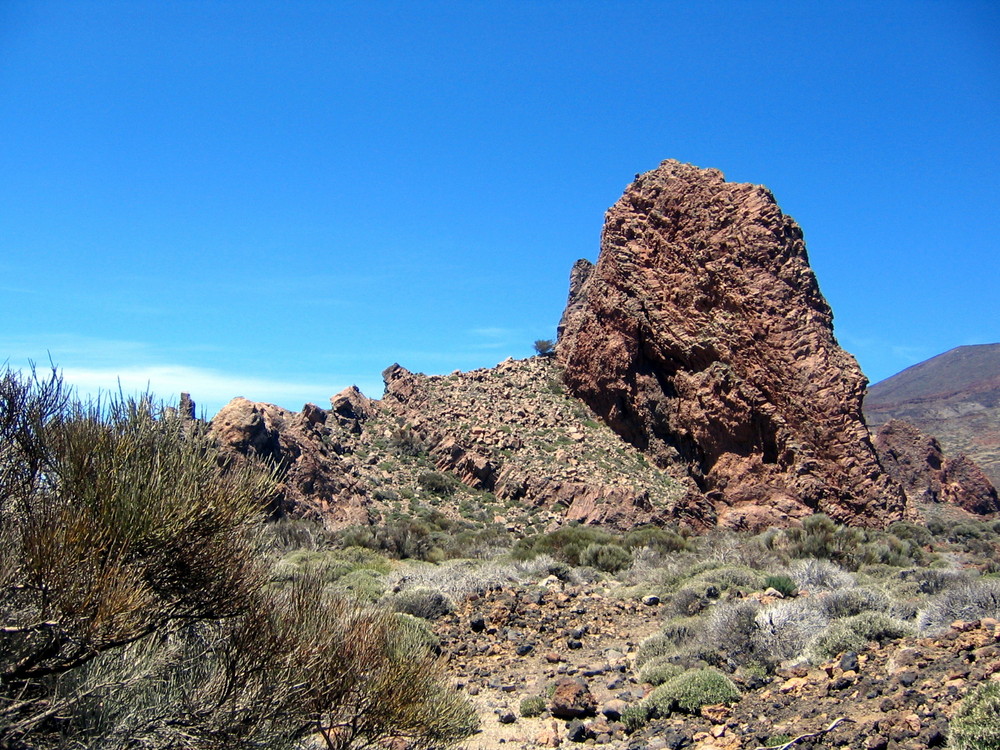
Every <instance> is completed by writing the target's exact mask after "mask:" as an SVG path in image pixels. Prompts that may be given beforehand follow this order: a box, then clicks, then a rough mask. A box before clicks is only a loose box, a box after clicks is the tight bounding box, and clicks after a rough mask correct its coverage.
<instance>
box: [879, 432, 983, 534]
mask: <svg viewBox="0 0 1000 750" xmlns="http://www.w3.org/2000/svg"><path fill="white" fill-rule="evenodd" d="M875 448H876V449H877V450H878V454H879V458H880V459H881V461H882V466H883V467H884V468H885V470H886V471H887V472H888V473H889V474H890V475H891V476H892V478H893V479H895V480H896V481H897V482H898V483H899V484H900V485H902V487H903V488H904V489H905V490H906V494H907V497H908V498H909V500H910V501H911V502H912V503H951V504H952V505H956V506H958V507H959V508H962V509H963V510H966V511H968V512H970V513H976V514H990V513H996V512H998V511H1000V500H998V499H997V491H996V488H995V487H994V486H993V485H992V483H991V482H990V480H989V478H987V476H986V474H984V473H983V470H982V469H980V468H979V467H978V466H977V465H976V464H975V462H974V461H972V460H971V459H969V458H967V457H966V456H964V455H961V454H959V455H958V456H956V457H954V458H946V457H945V455H944V452H943V451H942V449H941V444H940V443H939V442H938V440H937V439H936V438H934V437H931V436H930V435H926V434H924V433H923V432H921V431H920V429H919V428H918V427H917V426H916V425H913V424H910V423H909V422H906V421H903V420H901V419H893V420H890V421H889V422H887V423H886V424H884V425H882V427H881V428H880V429H879V431H878V434H877V435H876V436H875Z"/></svg>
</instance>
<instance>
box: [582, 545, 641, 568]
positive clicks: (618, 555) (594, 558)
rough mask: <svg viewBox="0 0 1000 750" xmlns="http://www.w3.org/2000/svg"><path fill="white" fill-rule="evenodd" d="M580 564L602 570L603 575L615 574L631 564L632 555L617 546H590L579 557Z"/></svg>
mask: <svg viewBox="0 0 1000 750" xmlns="http://www.w3.org/2000/svg"><path fill="white" fill-rule="evenodd" d="M580 564H582V565H589V566H590V567H592V568H597V569H598V570H603V571H604V572H605V573H617V572H618V571H619V570H624V569H625V568H627V567H628V566H629V565H631V564H632V555H631V553H630V552H629V551H628V550H627V549H625V548H624V547H619V546H618V545H617V544H600V543H596V544H591V545H588V546H587V548H586V549H585V550H584V551H583V552H582V553H581V555H580Z"/></svg>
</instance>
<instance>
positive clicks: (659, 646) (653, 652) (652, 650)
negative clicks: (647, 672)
mask: <svg viewBox="0 0 1000 750" xmlns="http://www.w3.org/2000/svg"><path fill="white" fill-rule="evenodd" d="M676 652H677V646H676V644H675V643H674V642H673V641H672V640H671V639H670V638H668V637H667V636H665V635H663V633H653V635H651V636H649V637H648V638H645V639H644V640H643V641H642V643H640V644H639V650H638V651H637V652H636V655H635V664H636V666H637V667H638V666H642V665H643V664H645V663H646V662H648V661H651V660H653V659H656V658H657V657H661V656H669V655H671V654H674V653H676Z"/></svg>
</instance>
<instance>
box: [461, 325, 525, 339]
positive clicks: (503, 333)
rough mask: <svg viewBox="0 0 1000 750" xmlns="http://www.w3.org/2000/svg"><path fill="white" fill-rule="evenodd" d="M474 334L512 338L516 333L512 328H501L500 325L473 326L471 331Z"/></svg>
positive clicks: (484, 336) (496, 337)
mask: <svg viewBox="0 0 1000 750" xmlns="http://www.w3.org/2000/svg"><path fill="white" fill-rule="evenodd" d="M469 333H471V334H472V335H473V336H481V337H483V338H491V339H500V338H510V337H511V336H513V335H515V334H516V331H514V330H513V329H511V328H501V327H499V326H495V327H486V328H473V329H472V330H471V331H469Z"/></svg>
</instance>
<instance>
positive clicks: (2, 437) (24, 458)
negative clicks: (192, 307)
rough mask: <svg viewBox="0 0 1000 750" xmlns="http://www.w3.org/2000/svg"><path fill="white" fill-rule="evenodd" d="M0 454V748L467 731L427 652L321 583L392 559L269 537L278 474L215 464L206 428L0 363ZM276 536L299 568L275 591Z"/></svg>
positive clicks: (413, 736) (466, 710) (280, 533)
mask: <svg viewBox="0 0 1000 750" xmlns="http://www.w3.org/2000/svg"><path fill="white" fill-rule="evenodd" d="M0 446H2V450H0V543H2V545H3V549H4V557H3V560H2V563H0V617H2V621H3V623H2V624H3V627H2V628H0V745H2V746H4V747H25V748H27V747H102V748H122V749H123V750H124V748H132V747H146V748H170V747H185V748H192V749H195V748H210V747H211V748H214V747H227V748H250V747H262V746H267V747H271V748H295V747H301V746H302V743H303V741H304V740H305V739H306V738H307V737H321V738H323V740H324V742H325V744H326V745H327V747H329V748H349V747H355V746H362V745H370V744H373V743H377V742H381V741H383V740H386V739H388V738H392V737H401V738H409V739H410V740H412V741H414V742H416V743H424V744H441V743H448V742H453V741H455V740H458V739H460V738H462V737H464V736H467V735H468V734H469V733H470V732H472V731H474V730H475V727H476V717H475V714H474V712H473V711H472V709H471V707H470V706H469V705H468V703H467V702H465V700H464V699H462V698H461V697H460V696H458V695H457V694H455V693H454V692H452V691H449V690H447V689H446V687H445V686H444V683H443V682H442V680H441V672H440V664H438V663H437V662H436V660H435V659H434V657H433V655H432V654H431V653H430V652H429V650H428V648H427V647H426V644H422V643H421V642H419V641H418V639H415V638H413V637H411V636H407V635H405V634H401V627H403V626H402V625H401V624H400V621H399V620H398V619H396V618H395V616H394V615H391V614H390V613H388V612H387V611H385V610H382V609H375V608H372V607H370V606H368V605H365V604H362V603H359V602H356V601H350V600H346V599H342V598H338V597H337V596H335V595H334V594H332V593H330V592H327V591H325V590H324V589H323V581H322V580H321V578H322V579H325V580H332V579H338V582H339V581H343V579H344V578H346V577H347V575H350V574H351V573H347V574H346V575H344V574H342V573H343V570H346V569H353V573H360V572H361V571H362V570H370V571H371V572H372V573H373V574H377V571H379V570H384V566H382V565H381V564H380V563H378V561H377V560H373V559H371V558H370V556H368V555H367V553H351V552H349V551H345V552H344V553H343V554H341V555H340V557H339V558H332V557H329V556H328V555H327V553H325V552H323V551H320V550H321V549H322V546H323V544H324V543H325V540H323V539H321V538H320V536H319V535H316V534H313V533H311V532H310V531H308V530H306V529H305V527H303V526H301V525H297V524H290V523H285V524H283V525H281V526H276V527H272V534H271V535H270V537H269V535H268V534H265V533H264V518H265V515H264V510H265V504H266V502H267V501H268V499H269V498H270V497H271V496H272V493H273V487H274V481H275V477H274V475H273V473H272V472H271V470H269V469H268V468H266V467H264V466H262V465H260V464H258V463H256V462H255V461H253V460H244V461H240V462H232V463H228V464H224V465H223V464H222V462H221V461H220V459H219V456H218V455H217V453H216V451H215V448H214V446H213V444H212V443H211V441H210V440H209V439H208V438H207V437H206V435H205V434H204V431H203V430H202V429H200V427H199V426H198V423H193V422H188V421H186V420H184V419H183V418H182V417H179V416H178V415H177V414H176V413H175V412H171V411H165V410H161V409H159V408H158V407H157V406H155V404H154V402H153V400H152V399H151V398H150V397H147V396H143V397H139V398H134V399H133V398H120V397H113V398H111V399H109V400H105V401H101V402H86V403H83V402H79V401H76V400H74V399H73V398H71V397H70V396H69V395H67V394H66V392H65V391H64V389H63V388H62V384H61V381H60V379H59V377H58V376H57V375H56V374H55V373H53V374H52V375H51V376H50V377H47V378H39V377H34V376H27V377H25V376H22V375H20V374H18V373H15V372H12V371H9V370H7V371H4V372H2V373H0ZM269 540H270V543H271V544H272V545H273V548H274V549H277V550H283V551H284V552H285V553H286V554H288V555H289V556H290V558H291V559H286V560H285V566H286V568H288V567H292V568H297V569H298V572H297V573H296V574H294V575H290V576H288V577H287V579H286V580H285V582H284V584H282V585H279V586H268V585H267V582H268V580H269V578H270V576H269V574H268V569H267V565H266V561H267V557H266V555H265V552H266V550H267V548H268V542H269ZM297 545H302V546H303V547H305V548H306V549H303V550H302V551H301V552H298V553H297V552H290V553H289V548H290V547H294V546H297ZM296 555H297V557H296ZM369 564H370V565H371V566H372V567H371V568H365V567H364V566H366V565H369ZM342 566H346V567H344V568H343V569H342ZM407 632H411V633H412V628H410V629H407Z"/></svg>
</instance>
